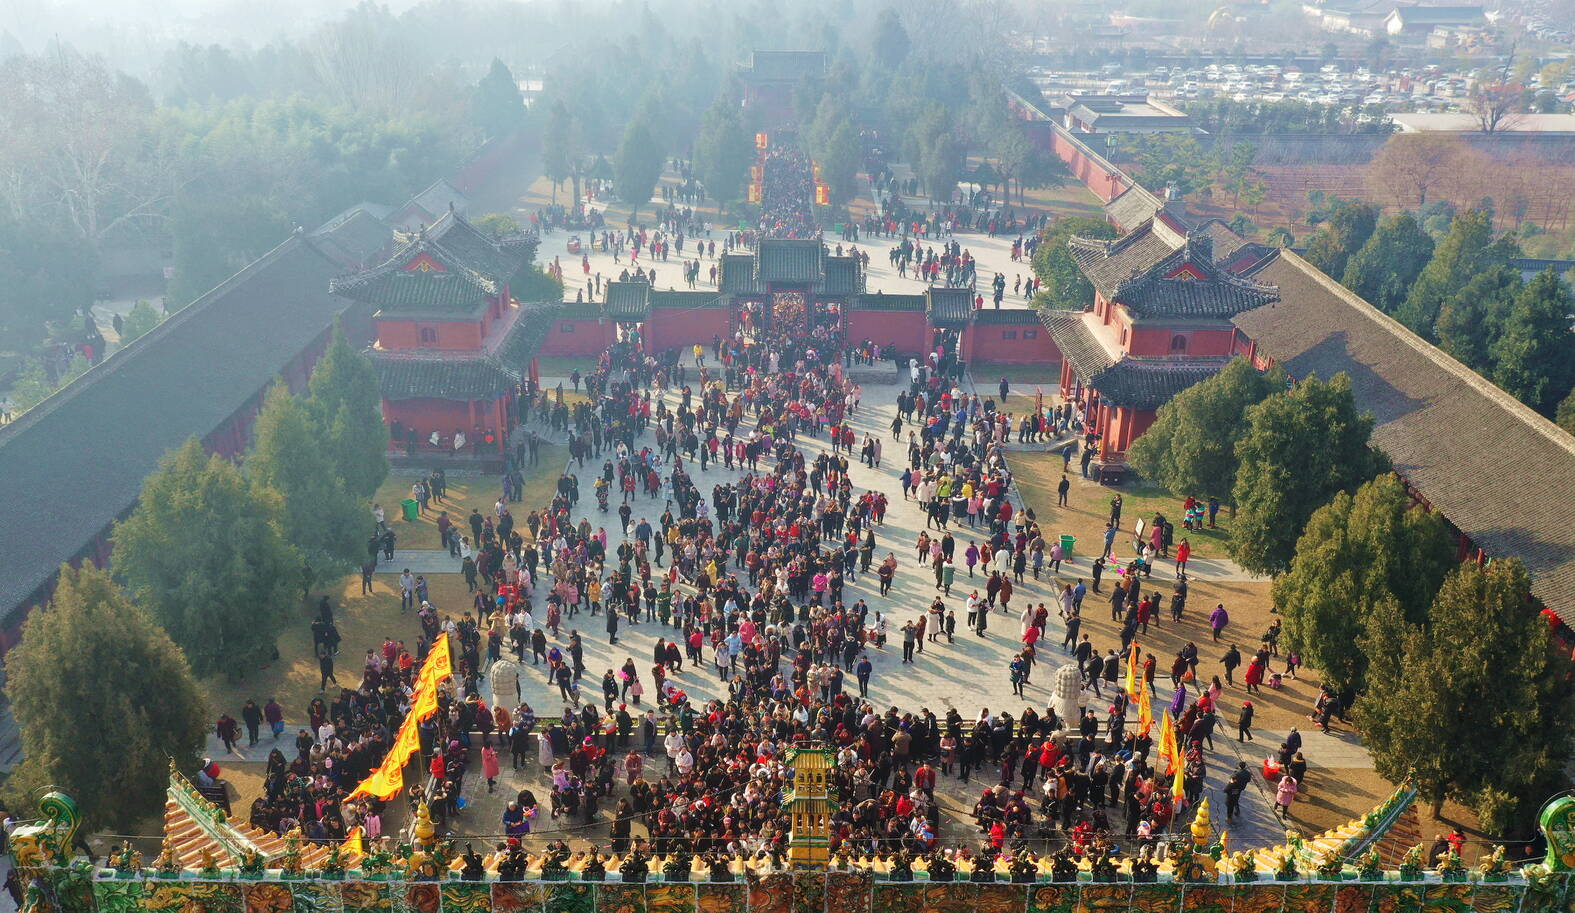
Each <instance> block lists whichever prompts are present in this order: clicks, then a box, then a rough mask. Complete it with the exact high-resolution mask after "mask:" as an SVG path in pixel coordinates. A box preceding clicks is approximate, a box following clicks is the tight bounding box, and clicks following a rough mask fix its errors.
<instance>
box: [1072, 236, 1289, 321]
mask: <svg viewBox="0 0 1575 913" xmlns="http://www.w3.org/2000/svg"><path fill="white" fill-rule="evenodd" d="M1216 238H1218V239H1219V240H1220V241H1221V242H1222V243H1224V244H1227V245H1229V246H1230V248H1231V251H1232V252H1235V250H1237V249H1239V248H1240V247H1241V246H1242V244H1245V243H1246V242H1245V241H1243V240H1242V239H1241V238H1240V236H1238V235H1236V233H1235V232H1232V231H1230V229H1229V228H1228V227H1226V226H1224V225H1209V226H1207V227H1203V228H1201V230H1196V231H1193V232H1190V233H1188V234H1187V235H1186V237H1185V240H1184V242H1183V243H1182V244H1180V245H1179V246H1173V245H1171V244H1170V242H1169V240H1168V239H1167V238H1165V237H1164V236H1163V235H1162V234H1160V233H1159V232H1156V231H1155V230H1154V226H1153V223H1152V222H1150V223H1146V224H1145V225H1144V227H1142V228H1140V229H1138V230H1137V231H1134V232H1132V233H1131V234H1128V235H1126V236H1125V237H1122V238H1119V239H1117V240H1115V241H1089V240H1086V239H1082V238H1074V239H1072V241H1071V242H1070V243H1071V245H1072V255H1073V259H1074V260H1075V261H1076V262H1077V265H1078V267H1079V268H1080V269H1081V270H1082V271H1083V273H1084V275H1086V276H1088V278H1089V281H1090V282H1092V283H1093V284H1094V286H1095V287H1096V288H1098V289H1099V291H1100V294H1102V295H1104V296H1105V298H1106V299H1107V300H1110V301H1113V302H1115V303H1117V304H1119V305H1121V306H1122V307H1124V308H1126V309H1127V311H1128V312H1130V313H1131V314H1132V316H1134V317H1137V318H1139V319H1142V318H1216V319H1223V318H1229V317H1231V316H1233V315H1235V314H1240V313H1242V312H1244V311H1250V310H1252V309H1253V308H1257V307H1262V306H1263V305H1265V304H1268V303H1269V302H1271V301H1273V300H1274V298H1275V295H1276V291H1275V288H1274V286H1272V285H1265V284H1263V283H1259V282H1255V281H1253V280H1250V279H1245V278H1242V277H1240V276H1237V275H1235V274H1234V273H1231V272H1229V271H1228V270H1226V269H1224V268H1223V267H1222V266H1220V264H1219V262H1218V257H1217V255H1216V251H1215V247H1214V244H1215V240H1216ZM1163 248H1168V249H1166V250H1164V252H1163V253H1160V251H1161V249H1163Z"/></svg>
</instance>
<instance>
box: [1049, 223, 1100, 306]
mask: <svg viewBox="0 0 1575 913" xmlns="http://www.w3.org/2000/svg"><path fill="white" fill-rule="evenodd" d="M1073 237H1078V238H1093V239H1102V240H1109V239H1112V238H1114V237H1116V229H1115V227H1114V226H1112V225H1111V224H1110V223H1109V222H1106V221H1105V220H1104V219H1093V218H1088V217H1086V216H1074V217H1072V218H1069V219H1061V220H1059V221H1057V222H1056V223H1055V224H1054V225H1053V226H1052V227H1051V228H1050V229H1048V230H1047V231H1045V233H1044V234H1042V235H1040V236H1039V246H1038V247H1036V248H1034V275H1035V276H1037V277H1038V278H1039V280H1040V281H1041V282H1042V283H1043V288H1042V289H1041V290H1040V292H1039V297H1038V298H1036V299H1034V304H1035V306H1038V307H1052V308H1060V309H1062V310H1067V311H1081V310H1084V309H1085V308H1089V307H1092V306H1093V304H1094V286H1093V283H1091V282H1089V281H1088V278H1087V277H1086V276H1084V275H1083V271H1082V270H1080V269H1078V268H1077V261H1075V260H1073V259H1072V251H1071V249H1070V248H1069V247H1068V246H1067V240H1068V239H1069V238H1073Z"/></svg>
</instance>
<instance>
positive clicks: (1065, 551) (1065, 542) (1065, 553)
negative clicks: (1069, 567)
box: [1061, 536, 1077, 561]
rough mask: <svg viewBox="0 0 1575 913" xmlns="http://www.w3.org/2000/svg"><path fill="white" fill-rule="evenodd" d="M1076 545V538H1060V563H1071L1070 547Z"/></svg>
mask: <svg viewBox="0 0 1575 913" xmlns="http://www.w3.org/2000/svg"><path fill="white" fill-rule="evenodd" d="M1076 544H1077V537H1076V536H1062V537H1061V560H1062V561H1071V560H1072V546H1074V545H1076Z"/></svg>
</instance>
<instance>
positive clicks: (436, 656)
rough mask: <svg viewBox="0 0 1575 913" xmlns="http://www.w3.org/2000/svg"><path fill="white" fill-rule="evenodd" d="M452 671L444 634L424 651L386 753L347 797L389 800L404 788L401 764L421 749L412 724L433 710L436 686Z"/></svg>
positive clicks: (416, 731) (424, 717)
mask: <svg viewBox="0 0 1575 913" xmlns="http://www.w3.org/2000/svg"><path fill="white" fill-rule="evenodd" d="M453 673H454V665H453V657H452V656H451V655H450V653H449V647H448V637H447V636H446V635H445V636H443V637H440V638H438V639H437V641H436V642H435V643H434V644H433V645H432V652H430V653H428V654H427V658H426V662H425V663H423V664H422V666H421V671H420V672H418V673H417V674H416V692H415V694H414V695H412V697H411V700H410V713H409V714H408V715H406V717H405V720H404V722H403V723H400V724H399V732H398V733H397V734H396V735H395V736H394V744H393V745H392V746H391V747H390V748H389V751H388V754H387V755H385V756H384V757H383V763H381V764H379V765H378V766H377V770H375V771H373V772H372V775H371V776H369V777H367V778H366V779H365V780H363V781H361V784H360V785H359V786H357V787H356V788H355V792H352V793H351V794H350V796H349V798H351V799H354V798H355V797H357V796H376V797H377V798H379V799H391V798H393V797H394V796H395V795H398V793H399V791H400V790H401V789H404V788H405V765H406V764H408V763H410V758H411V756H412V755H414V754H415V753H416V752H417V751H418V750H420V748H421V734H420V732H419V731H418V730H417V728H416V727H417V726H418V725H419V724H420V723H421V721H422V720H424V719H426V718H427V717H429V716H431V715H432V714H433V713H435V712H437V689H438V686H439V685H440V684H441V683H442V682H443V680H444V679H446V678H448V677H449V676H450V675H452V674H453Z"/></svg>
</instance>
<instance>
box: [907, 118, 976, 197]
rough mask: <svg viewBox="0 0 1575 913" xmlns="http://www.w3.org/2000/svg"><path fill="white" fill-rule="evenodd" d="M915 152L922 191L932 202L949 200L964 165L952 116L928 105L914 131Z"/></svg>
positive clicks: (959, 141)
mask: <svg viewBox="0 0 1575 913" xmlns="http://www.w3.org/2000/svg"><path fill="white" fill-rule="evenodd" d="M913 143H914V145H915V146H916V148H917V150H918V160H917V168H916V170H917V171H918V174H919V180H920V181H922V182H923V183H924V191H925V193H927V194H929V197H930V199H931V200H933V201H937V202H939V201H943V200H949V199H951V195H952V191H953V190H955V189H956V188H957V177H958V175H960V174H961V173H962V168H963V164H964V157H963V146H962V141H961V140H960V139H958V137H957V132H956V129H955V127H954V125H953V122H952V117H951V114H950V113H949V112H948V111H947V110H946V109H945V108H943V107H941V106H939V105H931V106H930V108H929V109H928V110H927V111H926V112H925V113H924V115H923V116H922V117H921V118H920V119H919V122H918V123H917V124H915V126H914V129H913Z"/></svg>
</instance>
